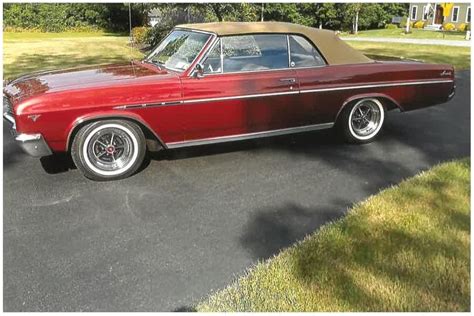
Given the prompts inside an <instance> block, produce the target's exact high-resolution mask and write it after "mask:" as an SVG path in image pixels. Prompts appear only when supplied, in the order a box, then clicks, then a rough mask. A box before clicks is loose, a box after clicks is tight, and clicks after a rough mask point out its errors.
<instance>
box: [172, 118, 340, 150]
mask: <svg viewBox="0 0 474 316" xmlns="http://www.w3.org/2000/svg"><path fill="white" fill-rule="evenodd" d="M333 126H334V123H323V124H315V125H306V126H298V127H290V128H283V129H276V130H271V131H264V132H255V133H248V134H238V135H230V136H221V137H211V138H204V139H197V140H189V141H182V142H173V143H167V144H166V145H167V147H168V148H171V149H172V148H180V147H189V146H200V145H207V144H216V143H223V142H232V141H239V140H246V139H254V138H262V137H269V136H279V135H286V134H293V133H301V132H309V131H315V130H320V129H326V128H331V127H333Z"/></svg>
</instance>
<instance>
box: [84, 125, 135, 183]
mask: <svg viewBox="0 0 474 316" xmlns="http://www.w3.org/2000/svg"><path fill="white" fill-rule="evenodd" d="M81 139H82V140H81ZM143 144H144V139H143V134H142V133H141V131H140V130H139V129H138V128H137V127H135V126H134V125H131V123H127V122H120V121H110V122H98V123H95V124H92V125H90V126H88V127H87V128H85V129H84V131H83V134H82V133H81V135H80V139H79V138H78V144H77V146H78V147H79V148H78V149H79V150H78V151H79V152H80V157H78V158H79V159H75V161H77V162H78V164H79V165H83V166H84V167H85V170H86V171H87V172H86V175H87V174H88V173H91V174H92V176H93V178H96V179H102V178H104V179H105V178H115V177H118V176H123V175H125V174H127V173H128V172H132V171H133V169H136V167H137V164H141V161H143V154H144V145H143ZM78 164H76V165H78ZM81 169H82V168H81Z"/></svg>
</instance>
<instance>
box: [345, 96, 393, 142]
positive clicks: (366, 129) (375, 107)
mask: <svg viewBox="0 0 474 316" xmlns="http://www.w3.org/2000/svg"><path fill="white" fill-rule="evenodd" d="M384 120H385V109H384V106H383V104H382V103H381V102H380V101H379V100H377V99H375V98H364V99H360V100H357V101H355V102H352V103H351V104H349V105H347V106H346V107H345V108H344V109H343V111H342V113H341V115H340V117H339V119H338V125H339V129H340V132H341V133H342V136H343V137H344V139H345V140H346V141H347V142H350V143H368V142H371V141H373V140H374V139H375V137H377V135H378V134H379V132H380V130H381V129H382V126H383V123H384Z"/></svg>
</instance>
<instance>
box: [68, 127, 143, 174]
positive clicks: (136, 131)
mask: <svg viewBox="0 0 474 316" xmlns="http://www.w3.org/2000/svg"><path fill="white" fill-rule="evenodd" d="M110 127H112V128H117V129H120V130H121V131H123V132H124V133H126V134H127V135H128V136H129V137H130V139H131V141H132V147H133V154H132V159H131V160H130V161H129V162H128V163H127V164H126V168H125V169H124V170H122V169H119V170H115V171H112V172H110V171H103V170H100V169H98V168H97V167H95V166H94V165H93V164H92V163H91V161H90V159H89V157H88V155H87V149H88V146H89V143H90V140H91V138H92V136H93V135H94V134H95V133H97V132H98V131H100V130H102V129H105V128H110ZM145 151H146V145H145V136H144V135H143V132H142V131H141V129H140V128H139V127H138V126H137V125H136V124H134V123H132V122H128V121H123V120H106V121H98V122H94V123H90V124H88V125H86V126H84V127H82V128H81V129H80V131H79V132H78V133H77V135H76V137H75V138H74V141H73V145H72V150H71V156H72V158H73V161H74V163H75V165H76V167H77V168H78V169H80V170H81V171H82V172H83V173H84V175H85V176H86V177H87V178H90V179H92V180H98V181H101V180H102V181H103V180H117V179H123V178H126V177H129V176H130V175H132V174H133V173H135V172H136V171H137V170H138V168H139V167H140V166H141V164H142V163H143V159H144V156H145Z"/></svg>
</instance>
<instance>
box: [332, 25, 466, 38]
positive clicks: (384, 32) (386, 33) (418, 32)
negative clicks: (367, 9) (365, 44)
mask: <svg viewBox="0 0 474 316" xmlns="http://www.w3.org/2000/svg"><path fill="white" fill-rule="evenodd" d="M403 31H404V29H401V28H399V29H380V30H368V31H360V32H359V33H358V34H357V35H354V34H349V33H344V34H341V36H342V37H396V38H415V39H416V38H426V39H445V40H458V41H459V40H464V38H465V36H466V32H457V31H453V32H437V31H429V30H422V29H414V28H412V29H411V31H412V33H409V34H405V33H404V32H403Z"/></svg>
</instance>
